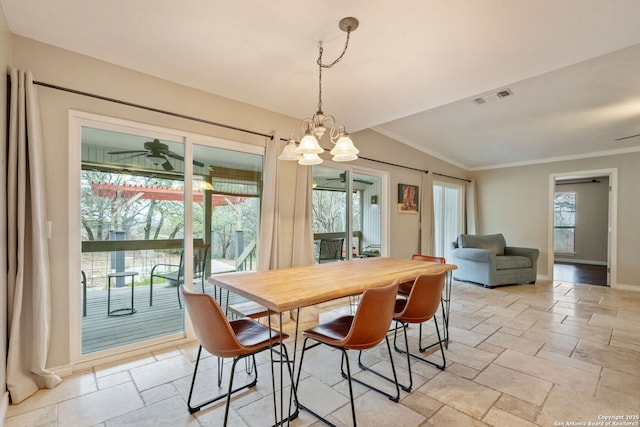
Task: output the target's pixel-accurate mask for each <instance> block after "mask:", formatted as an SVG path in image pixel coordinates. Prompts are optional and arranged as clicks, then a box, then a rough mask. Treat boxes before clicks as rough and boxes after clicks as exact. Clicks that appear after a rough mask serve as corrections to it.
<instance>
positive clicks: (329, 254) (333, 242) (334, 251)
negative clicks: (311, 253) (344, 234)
mask: <svg viewBox="0 0 640 427" xmlns="http://www.w3.org/2000/svg"><path fill="white" fill-rule="evenodd" d="M343 247H344V239H343V238H342V239H320V250H319V251H318V264H323V263H325V262H333V261H342V260H344V256H343V255H342V249H343Z"/></svg>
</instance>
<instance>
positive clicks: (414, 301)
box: [393, 270, 447, 391]
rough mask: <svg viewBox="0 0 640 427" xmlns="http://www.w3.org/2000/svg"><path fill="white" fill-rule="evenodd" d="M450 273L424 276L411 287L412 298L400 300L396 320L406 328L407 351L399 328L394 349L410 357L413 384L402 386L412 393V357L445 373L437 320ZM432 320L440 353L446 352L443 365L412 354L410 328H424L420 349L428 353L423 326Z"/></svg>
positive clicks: (410, 382)
mask: <svg viewBox="0 0 640 427" xmlns="http://www.w3.org/2000/svg"><path fill="white" fill-rule="evenodd" d="M446 274H447V272H446V270H443V271H442V272H440V273H434V274H422V275H420V276H418V277H417V278H416V280H415V281H414V282H413V286H412V287H411V292H410V293H409V297H408V298H398V299H397V300H396V306H395V314H394V316H393V319H394V320H395V321H396V324H397V323H400V324H401V325H402V330H403V331H404V344H405V349H404V350H402V349H400V348H398V346H397V345H396V338H397V334H398V328H396V329H395V332H394V334H393V347H394V349H395V350H396V351H397V352H400V353H405V354H406V355H407V367H408V369H409V385H408V386H402V388H403V389H404V390H406V391H410V390H411V387H412V386H413V378H412V375H411V357H414V358H416V359H419V360H422V361H424V362H427V363H429V364H431V365H433V366H435V367H436V368H439V369H442V370H444V368H445V365H446V363H447V361H446V359H445V356H444V348H443V345H442V344H443V340H442V339H441V337H440V329H438V320H437V318H436V312H437V311H438V306H439V305H440V298H441V295H442V288H443V286H444V281H445V276H446ZM429 319H433V321H434V323H435V326H436V332H437V334H438V342H437V343H436V344H439V345H440V352H441V353H442V364H441V365H438V364H437V363H435V362H432V361H430V360H427V359H425V358H424V357H421V356H418V355H416V354H413V353H411V352H410V351H409V340H408V338H407V326H408V324H410V323H413V324H416V323H418V324H419V325H420V332H419V334H418V349H419V350H420V352H421V353H422V352H424V351H425V350H426V349H427V348H430V347H432V346H431V345H430V346H426V347H422V324H423V323H424V322H426V321H427V320H429Z"/></svg>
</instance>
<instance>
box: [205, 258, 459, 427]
mask: <svg viewBox="0 0 640 427" xmlns="http://www.w3.org/2000/svg"><path fill="white" fill-rule="evenodd" d="M456 268H457V267H456V266H455V265H452V264H439V263H433V262H427V261H417V260H410V259H401V258H387V257H374V258H361V259H354V260H350V261H339V262H332V263H325V264H313V265H307V266H301V267H289V268H280V269H274V270H265V271H257V272H235V273H226V274H216V275H214V276H211V277H209V278H208V281H209V282H210V283H213V284H214V285H216V286H219V287H221V288H223V289H226V290H228V291H231V292H234V293H236V294H238V295H241V296H243V297H245V298H247V299H249V300H251V301H254V302H257V303H258V304H260V305H262V306H264V307H265V308H266V309H267V310H268V312H269V314H279V316H280V319H279V322H278V323H279V328H280V332H281V333H282V325H283V322H282V314H283V313H286V312H289V311H296V313H295V314H294V318H295V319H296V327H295V335H297V334H298V323H299V322H298V320H299V319H300V316H299V313H297V311H299V310H300V309H301V308H304V307H309V306H313V305H315V304H320V303H323V302H327V301H332V300H335V299H338V298H343V297H349V296H354V295H359V294H361V293H363V292H364V291H365V290H366V289H367V288H372V287H377V286H382V285H387V284H390V283H391V282H393V281H394V280H396V279H398V280H399V281H400V282H401V283H403V282H410V281H413V280H414V279H415V278H416V277H418V276H419V275H421V274H429V273H439V272H442V271H447V272H449V271H453V270H455V269H456ZM268 319H269V320H268V321H269V327H271V316H268ZM296 343H297V340H295V339H294V350H293V355H294V357H293V362H292V364H293V368H295V354H296V348H295V347H296ZM281 345H283V344H281ZM271 356H272V365H271V366H272V370H273V362H274V361H273V352H272V353H271ZM280 366H281V369H280V384H283V383H282V379H283V370H282V363H281V364H280ZM272 374H274V372H272ZM274 384H275V383H274ZM283 388H284V387H281V388H280V414H284V412H283V410H284V408H283V395H282V390H283ZM274 396H275V385H274ZM290 402H291V398H290ZM275 406H276V405H275V401H274V413H275V420H276V424H279V423H283V422H284V421H285V420H286V419H285V418H284V417H282V418H280V419H281V420H283V421H278V415H277V413H278V410H277V408H276V407H275ZM290 406H291V405H290ZM296 411H297V409H296ZM296 416H297V413H296V414H293V415H292V414H291V409H290V410H289V416H288V419H293V418H295V417H296Z"/></svg>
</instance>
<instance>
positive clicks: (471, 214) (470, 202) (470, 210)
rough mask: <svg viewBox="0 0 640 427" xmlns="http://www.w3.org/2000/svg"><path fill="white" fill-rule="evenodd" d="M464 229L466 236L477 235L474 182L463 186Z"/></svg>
mask: <svg viewBox="0 0 640 427" xmlns="http://www.w3.org/2000/svg"><path fill="white" fill-rule="evenodd" d="M464 193H465V214H466V215H465V218H466V219H465V227H466V233H467V234H477V233H478V206H477V203H476V200H477V195H476V180H475V179H471V181H470V182H467V183H466V184H465V191H464Z"/></svg>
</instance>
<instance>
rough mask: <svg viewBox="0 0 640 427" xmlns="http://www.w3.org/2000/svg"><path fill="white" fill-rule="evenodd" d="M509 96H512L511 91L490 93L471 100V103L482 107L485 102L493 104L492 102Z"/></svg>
mask: <svg viewBox="0 0 640 427" xmlns="http://www.w3.org/2000/svg"><path fill="white" fill-rule="evenodd" d="M511 95H513V92H511V89H503V90H501V91H499V92H496V93H490V94H487V95H484V96H481V97H480V98H476V99H474V100H473V102H475V103H476V104H478V105H482V104H486V103H487V102H494V101H497V100H498V99H502V98H506V97H507V96H511Z"/></svg>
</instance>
